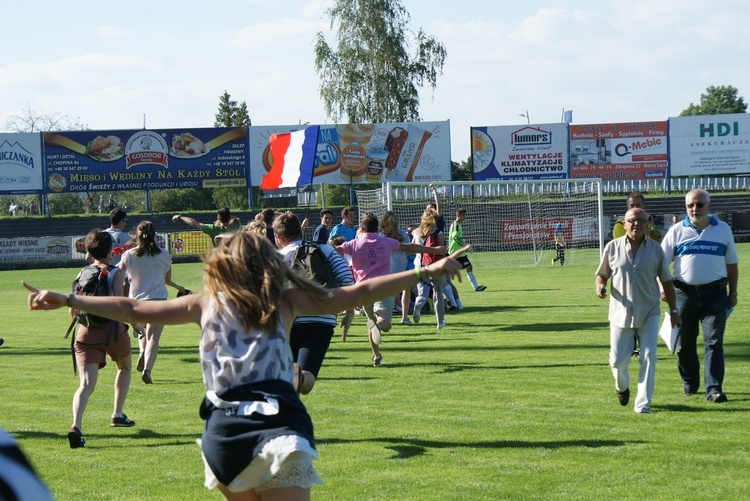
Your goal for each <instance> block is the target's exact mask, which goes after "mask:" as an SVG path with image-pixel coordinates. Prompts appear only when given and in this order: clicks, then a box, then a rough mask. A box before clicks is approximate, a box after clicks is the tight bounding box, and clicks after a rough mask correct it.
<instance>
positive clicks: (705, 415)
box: [0, 244, 750, 500]
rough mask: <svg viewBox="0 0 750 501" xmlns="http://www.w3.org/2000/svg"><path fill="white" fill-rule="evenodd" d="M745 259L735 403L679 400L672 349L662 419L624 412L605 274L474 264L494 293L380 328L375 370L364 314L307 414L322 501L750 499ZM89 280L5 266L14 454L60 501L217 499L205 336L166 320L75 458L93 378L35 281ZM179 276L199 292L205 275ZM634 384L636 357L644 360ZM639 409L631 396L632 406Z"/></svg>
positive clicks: (657, 402)
mask: <svg viewBox="0 0 750 501" xmlns="http://www.w3.org/2000/svg"><path fill="white" fill-rule="evenodd" d="M738 249H739V252H740V261H741V263H740V286H739V292H740V303H739V305H738V308H736V310H735V312H734V313H733V314H732V317H731V318H730V321H729V324H728V330H727V335H726V342H725V351H726V364H727V375H726V380H725V385H724V390H725V391H726V393H727V395H728V397H729V402H728V403H725V404H713V403H709V402H706V401H705V400H704V399H703V398H701V397H692V398H685V397H683V396H682V388H681V383H680V381H679V377H678V374H677V369H676V367H675V362H674V357H673V356H672V355H670V353H669V352H668V351H667V349H666V348H665V347H664V345H663V343H662V342H661V341H660V344H659V357H660V360H659V363H658V365H657V370H656V389H655V393H654V398H653V405H652V413H651V414H650V415H639V414H636V413H634V412H633V409H632V402H631V404H630V405H628V406H627V407H621V406H620V405H619V404H618V403H617V399H616V397H615V392H614V383H613V379H612V376H611V372H610V370H609V367H608V364H607V358H608V351H609V343H608V326H607V320H606V316H607V302H606V301H601V300H599V299H598V298H596V297H595V295H594V292H593V289H594V287H593V282H594V278H593V274H594V270H595V268H596V253H595V251H594V253H593V254H592V262H591V263H590V266H565V267H562V268H561V267H554V268H553V267H551V266H550V265H549V264H548V263H549V260H543V261H542V262H543V263H547V264H544V265H542V266H539V267H537V268H523V269H516V270H500V269H495V270H490V269H480V268H477V269H476V275H477V277H478V278H479V281H480V283H484V284H486V285H487V286H488V289H487V290H486V291H485V292H482V293H474V292H471V289H470V287H469V285H468V283H467V282H466V281H464V283H462V284H458V287H459V290H460V291H461V293H462V296H461V298H462V300H463V304H464V306H465V309H464V310H463V311H461V312H456V313H449V314H448V315H447V320H448V327H446V328H445V329H443V330H440V331H438V330H436V329H435V326H434V323H433V318H434V317H431V316H423V320H422V323H421V324H420V325H418V326H402V325H396V326H395V327H394V329H393V330H392V331H391V332H390V333H388V334H385V335H384V341H383V345H382V352H383V357H384V358H383V366H382V367H381V368H377V369H376V368H373V367H372V366H371V364H370V354H369V349H368V346H367V342H366V337H365V327H364V321H363V320H362V319H361V318H357V319H355V325H354V326H353V328H352V331H351V333H350V336H349V338H348V340H347V341H346V342H345V343H344V342H341V341H340V339H338V338H337V337H334V341H333V343H332V345H331V349H330V350H329V353H328V357H327V359H326V363H325V364H324V366H323V369H322V371H321V377H320V379H319V381H318V383H317V385H316V387H315V389H314V390H313V392H312V393H311V394H310V395H308V396H306V397H304V398H303V401H304V402H305V404H306V405H307V407H308V410H309V412H310V414H311V416H312V418H313V422H314V423H315V432H316V438H317V446H318V451H319V454H320V458H319V459H318V460H317V461H316V467H317V469H318V472H319V474H320V475H321V477H322V478H323V481H324V484H323V485H322V486H316V487H314V488H313V490H312V496H313V498H316V499H341V500H350V499H425V500H427V499H430V500H433V499H462V500H463V499H680V500H688V499H708V498H713V499H750V481H749V480H748V472H750V427H749V426H748V423H750V389H749V388H750V386H749V385H748V383H750V340H749V339H748V334H747V330H746V328H745V327H743V326H746V325H747V324H748V320H749V319H750V309H748V308H747V306H745V302H744V301H745V300H746V297H747V295H748V294H750V287H748V286H747V285H748V283H750V273H747V272H744V271H743V263H747V262H750V244H741V245H739V246H738ZM74 275H75V270H72V269H60V270H30V271H17V272H16V271H5V272H1V273H0V280H1V283H2V287H0V312H2V319H3V327H2V330H1V331H0V337H4V338H5V345H4V346H2V347H0V374H2V379H1V380H0V426H2V427H3V428H5V429H6V430H7V431H9V432H10V433H11V434H12V435H13V436H15V437H16V439H17V440H18V441H19V443H20V445H21V447H22V448H23V450H24V452H25V453H26V454H27V455H28V457H29V458H30V460H31V461H32V462H33V464H34V465H35V467H36V469H37V471H38V472H39V474H40V476H41V477H42V478H43V479H44V481H45V482H46V483H47V485H48V486H49V488H50V490H51V491H52V492H53V494H54V495H55V497H56V498H57V499H59V500H88V499H123V500H124V499H127V500H133V499H154V500H156V499H159V500H162V499H175V500H177V499H180V500H190V499H219V498H220V495H219V494H218V493H217V492H215V491H213V492H209V491H207V490H206V489H205V488H204V487H203V485H202V483H203V471H202V462H201V458H200V453H199V449H198V447H197V446H196V445H195V439H196V438H198V437H199V436H200V434H201V429H202V422H201V420H200V418H199V417H198V412H197V411H198V405H199V403H200V400H201V398H202V383H201V378H200V369H199V365H198V351H197V342H198V336H199V331H198V327H197V326H179V327H167V328H166V329H165V331H164V335H163V337H162V347H161V350H160V355H159V359H158V360H157V363H156V366H155V369H154V372H153V377H154V381H155V384H153V385H151V386H145V385H143V384H142V383H141V381H140V378H138V377H137V376H136V377H134V378H133V384H132V386H131V389H130V393H129V396H128V400H127V402H126V405H125V412H126V413H127V414H128V416H129V417H130V418H131V419H134V420H135V421H136V422H137V426H136V427H134V428H110V427H109V425H108V422H109V416H110V413H111V411H112V384H113V376H114V372H115V371H114V365H113V364H112V363H110V364H108V366H107V367H106V368H105V369H103V370H102V371H101V374H100V378H99V383H98V386H97V390H96V392H95V393H94V394H93V396H92V398H91V400H90V402H89V405H88V408H87V410H86V413H85V416H84V428H83V431H84V436H85V438H86V440H87V444H86V447H85V448H83V449H76V450H71V449H70V448H69V447H68V442H67V439H66V432H67V429H68V427H69V426H70V423H71V416H70V405H71V397H72V394H73V392H74V391H75V389H76V387H77V385H78V379H77V376H74V375H73V372H72V362H71V357H70V354H69V343H68V341H67V340H64V339H63V337H62V336H63V333H64V331H65V329H66V328H67V326H68V320H67V318H66V312H64V311H54V312H39V313H30V312H28V311H27V310H26V306H25V301H26V293H25V291H24V289H22V287H21V285H20V281H21V279H25V280H27V281H29V282H30V283H32V284H34V285H36V286H38V287H42V288H51V289H54V290H67V289H68V288H69V287H70V282H71V280H72V279H73V278H74ZM173 277H174V280H175V281H177V282H178V283H180V284H184V285H186V286H188V287H189V288H193V289H199V288H200V280H201V277H200V265H198V264H179V265H175V267H174V270H173ZM631 371H634V372H632V373H631V376H632V377H635V371H637V362H636V361H633V363H632V365H631ZM631 400H632V399H631Z"/></svg>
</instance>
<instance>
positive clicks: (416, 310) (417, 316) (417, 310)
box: [414, 308, 421, 324]
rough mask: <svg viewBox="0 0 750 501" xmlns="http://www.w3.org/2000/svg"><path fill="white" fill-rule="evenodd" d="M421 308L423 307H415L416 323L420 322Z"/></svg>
mask: <svg viewBox="0 0 750 501" xmlns="http://www.w3.org/2000/svg"><path fill="white" fill-rule="evenodd" d="M420 309H421V308H414V323H415V324H418V323H419V314H420V311H419V310H420Z"/></svg>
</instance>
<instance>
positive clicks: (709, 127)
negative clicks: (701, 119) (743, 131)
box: [700, 122, 740, 137]
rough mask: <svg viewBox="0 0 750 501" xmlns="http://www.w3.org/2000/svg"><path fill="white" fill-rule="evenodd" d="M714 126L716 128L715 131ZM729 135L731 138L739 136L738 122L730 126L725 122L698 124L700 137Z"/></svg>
mask: <svg viewBox="0 0 750 501" xmlns="http://www.w3.org/2000/svg"><path fill="white" fill-rule="evenodd" d="M714 126H716V128H715V129H714ZM730 134H731V135H733V136H739V135H740V123H739V122H732V123H731V124H728V123H726V122H716V123H709V124H700V135H701V137H726V136H728V135H730Z"/></svg>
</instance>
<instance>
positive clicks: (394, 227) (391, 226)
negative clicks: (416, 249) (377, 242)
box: [380, 210, 404, 242]
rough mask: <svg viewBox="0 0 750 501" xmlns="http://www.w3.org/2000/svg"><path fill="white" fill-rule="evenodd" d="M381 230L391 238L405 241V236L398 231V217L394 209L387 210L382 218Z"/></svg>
mask: <svg viewBox="0 0 750 501" xmlns="http://www.w3.org/2000/svg"><path fill="white" fill-rule="evenodd" d="M380 231H382V232H383V235H385V236H386V237H390V238H395V239H396V240H398V241H399V242H403V241H404V237H403V236H402V235H401V234H400V233H399V232H398V219H396V213H395V212H393V211H392V210H387V211H385V213H384V214H383V217H381V218H380Z"/></svg>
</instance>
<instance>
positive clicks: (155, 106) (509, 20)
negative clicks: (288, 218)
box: [0, 0, 750, 160]
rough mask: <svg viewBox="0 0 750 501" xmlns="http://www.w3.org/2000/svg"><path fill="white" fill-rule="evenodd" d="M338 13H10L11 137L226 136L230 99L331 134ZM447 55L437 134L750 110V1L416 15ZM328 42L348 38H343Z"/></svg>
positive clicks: (81, 5) (269, 8)
mask: <svg viewBox="0 0 750 501" xmlns="http://www.w3.org/2000/svg"><path fill="white" fill-rule="evenodd" d="M330 5H332V2H331V1H330V0H319V1H315V0H313V1H305V0H235V1H231V2H230V1H226V0H219V1H216V2H205V1H202V2H199V1H194V0H183V1H181V2H176V1H171V0H161V1H158V2H153V1H150V2H145V1H141V0H133V1H131V2H120V3H107V2H101V1H99V2H92V1H71V2H58V1H55V2H52V1H48V0H37V1H35V2H8V5H4V6H3V12H4V14H3V29H2V30H0V43H2V46H3V47H4V48H5V50H4V51H3V56H2V58H0V129H2V128H3V126H4V124H5V123H6V122H7V119H8V118H9V117H10V116H13V115H19V114H21V113H22V112H23V110H24V108H25V107H26V105H27V104H28V105H29V106H30V107H31V109H32V110H35V111H37V112H40V113H50V114H51V113H59V114H65V115H71V116H73V117H79V119H80V121H81V122H82V123H84V124H87V125H88V126H89V127H90V128H92V129H135V128H141V127H142V126H143V121H144V115H145V119H146V125H147V127H149V128H180V127H211V126H213V121H214V114H215V113H216V110H217V107H218V101H219V96H220V95H221V94H222V93H223V92H224V90H227V91H228V92H229V93H230V94H231V95H232V97H233V98H234V99H236V100H238V101H246V102H247V104H248V108H249V111H250V117H251V119H252V120H253V123H254V124H256V125H285V124H297V123H300V122H302V123H304V122H311V123H330V120H329V119H327V118H326V116H325V113H324V111H323V105H322V103H321V100H320V98H319V95H318V86H319V80H318V77H317V75H316V74H315V71H314V67H313V63H314V55H313V43H314V40H315V34H316V33H317V32H318V31H323V32H324V33H328V32H329V21H328V18H327V17H326V16H325V15H324V11H325V9H326V8H327V7H328V6H330ZM403 5H404V6H405V7H406V9H407V10H408V11H409V13H410V14H411V20H412V22H411V28H412V29H413V30H415V31H416V30H417V29H418V28H420V27H421V28H423V29H424V30H425V31H426V32H427V33H428V34H431V35H434V36H436V37H437V38H438V39H439V40H440V41H441V42H443V44H444V45H445V46H446V49H447V52H448V58H447V60H446V65H445V68H444V74H443V76H442V77H441V78H440V80H439V81H438V86H437V89H436V91H435V92H434V93H433V92H431V91H430V90H429V89H427V90H425V91H424V92H423V93H422V100H421V109H420V111H421V115H422V118H423V119H424V120H446V119H450V121H451V149H452V152H451V156H452V158H453V159H454V160H465V159H466V158H467V157H468V156H469V148H470V145H469V127H470V126H481V125H507V124H518V123H524V122H525V121H526V118H524V117H521V116H519V114H520V113H526V112H527V110H528V114H529V116H530V118H531V122H532V123H550V122H559V121H560V117H561V112H562V109H563V108H565V109H569V110H573V121H574V123H599V122H624V121H640V120H663V119H666V118H668V117H670V116H676V115H678V114H679V113H680V112H681V111H682V110H683V109H684V108H686V107H687V106H688V105H689V104H690V103H691V102H698V101H699V99H700V94H701V93H702V92H704V91H705V89H706V87H708V86H709V85H733V86H735V87H737V88H738V90H739V94H740V96H743V97H744V98H745V100H746V101H748V100H749V99H750V94H749V93H750V78H749V77H750V57H748V56H750V50H749V49H750V4H749V3H748V2H747V1H746V0H724V1H720V2H715V1H707V0H617V1H606V0H557V1H555V0H546V1H545V0H540V1H533V0H528V1H516V2H507V1H504V0H476V1H472V0H468V1H465V2H455V1H443V0H433V1H427V0H403ZM328 42H329V44H331V45H335V39H334V38H333V36H332V35H331V34H330V33H328Z"/></svg>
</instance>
